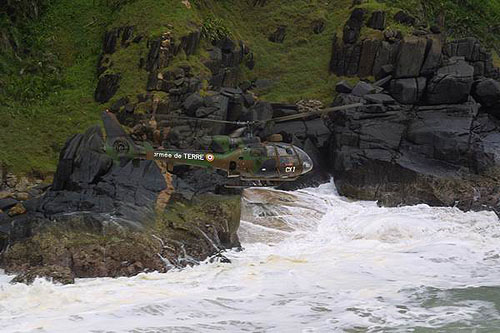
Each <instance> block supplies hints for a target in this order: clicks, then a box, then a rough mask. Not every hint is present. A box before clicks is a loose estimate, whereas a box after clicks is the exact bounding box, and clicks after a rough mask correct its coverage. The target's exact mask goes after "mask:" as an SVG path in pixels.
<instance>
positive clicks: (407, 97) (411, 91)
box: [390, 77, 426, 104]
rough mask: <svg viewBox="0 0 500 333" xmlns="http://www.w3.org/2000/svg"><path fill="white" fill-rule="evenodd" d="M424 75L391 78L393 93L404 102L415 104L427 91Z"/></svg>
mask: <svg viewBox="0 0 500 333" xmlns="http://www.w3.org/2000/svg"><path fill="white" fill-rule="evenodd" d="M425 85H426V79H425V78H424V77H419V78H408V79H395V80H391V86H390V91H391V95H392V96H393V97H394V98H395V99H396V100H397V101H398V102H399V103H402V104H415V103H417V102H418V101H420V99H421V98H422V96H423V94H424V92H425Z"/></svg>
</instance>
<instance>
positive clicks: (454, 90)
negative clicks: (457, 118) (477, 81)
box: [427, 58, 474, 104]
mask: <svg viewBox="0 0 500 333" xmlns="http://www.w3.org/2000/svg"><path fill="white" fill-rule="evenodd" d="M473 81H474V67H472V66H471V65H469V64H468V63H467V62H466V61H465V60H463V59H460V58H454V59H451V61H450V62H449V63H448V64H447V65H445V66H443V67H441V68H440V69H439V70H438V71H437V73H436V75H435V76H434V77H433V78H432V79H431V80H430V81H429V83H428V84H427V102H428V103H429V104H458V103H464V102H466V101H467V100H468V98H469V95H470V92H471V88H472V83H473Z"/></svg>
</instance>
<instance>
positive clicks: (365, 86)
mask: <svg viewBox="0 0 500 333" xmlns="http://www.w3.org/2000/svg"><path fill="white" fill-rule="evenodd" d="M376 92H377V87H375V86H373V85H371V84H370V83H368V82H364V81H359V82H358V83H357V84H356V85H355V86H354V88H353V89H352V94H353V95H354V96H359V97H363V96H364V95H367V94H373V93H376Z"/></svg>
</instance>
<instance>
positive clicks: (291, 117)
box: [269, 103, 375, 123]
mask: <svg viewBox="0 0 500 333" xmlns="http://www.w3.org/2000/svg"><path fill="white" fill-rule="evenodd" d="M374 105H375V104H368V105H366V106H374ZM360 106H365V104H363V103H355V104H348V105H341V106H334V107H331V108H326V109H323V110H318V111H311V112H302V113H298V114H292V115H289V116H283V117H278V118H273V119H270V120H269V121H273V122H276V123H280V122H283V121H288V120H294V119H300V118H306V117H309V116H313V115H319V114H323V113H329V112H333V111H340V110H346V109H351V108H357V107H360Z"/></svg>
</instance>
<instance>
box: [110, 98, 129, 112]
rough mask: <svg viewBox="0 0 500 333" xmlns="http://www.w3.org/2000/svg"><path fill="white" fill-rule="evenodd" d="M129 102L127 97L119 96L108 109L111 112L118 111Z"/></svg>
mask: <svg viewBox="0 0 500 333" xmlns="http://www.w3.org/2000/svg"><path fill="white" fill-rule="evenodd" d="M128 103H129V99H128V97H121V98H119V99H118V100H117V101H116V102H114V103H113V104H112V105H111V106H110V107H109V109H110V110H111V111H113V112H118V111H120V109H121V108H122V107H123V106H125V105H127V104H128Z"/></svg>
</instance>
